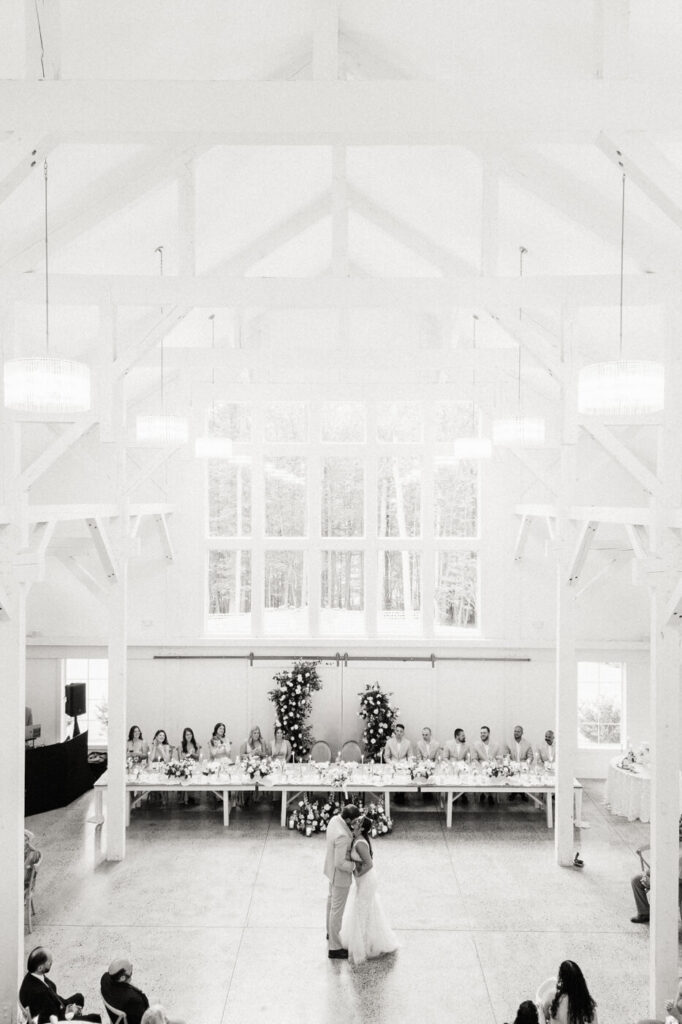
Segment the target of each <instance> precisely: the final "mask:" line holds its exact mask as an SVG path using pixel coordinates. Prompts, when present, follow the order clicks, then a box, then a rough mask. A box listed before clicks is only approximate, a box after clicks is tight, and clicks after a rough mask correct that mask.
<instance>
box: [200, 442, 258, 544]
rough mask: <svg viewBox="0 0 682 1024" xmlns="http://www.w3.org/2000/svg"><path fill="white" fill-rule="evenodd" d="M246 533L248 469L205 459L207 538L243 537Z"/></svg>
mask: <svg viewBox="0 0 682 1024" xmlns="http://www.w3.org/2000/svg"><path fill="white" fill-rule="evenodd" d="M250 533H251V467H250V466H245V465H242V464H240V463H234V462H228V461H227V460H226V459H209V460H208V534H209V537H246V536H248V535H249V534H250Z"/></svg>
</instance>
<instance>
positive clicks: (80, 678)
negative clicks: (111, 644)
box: [65, 658, 109, 747]
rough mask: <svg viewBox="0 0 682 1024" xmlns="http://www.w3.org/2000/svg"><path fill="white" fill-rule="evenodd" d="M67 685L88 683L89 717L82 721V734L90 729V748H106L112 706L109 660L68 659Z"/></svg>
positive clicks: (86, 700) (86, 710)
mask: <svg viewBox="0 0 682 1024" xmlns="http://www.w3.org/2000/svg"><path fill="white" fill-rule="evenodd" d="M65 668H66V671H65V681H66V683H85V716H86V720H85V723H83V720H82V719H81V720H80V727H81V731H82V732H84V731H85V730H86V729H87V730H88V745H89V746H104V747H105V746H106V745H107V732H108V718H109V707H108V703H107V696H108V682H107V680H108V675H109V662H108V661H107V659H106V658H67V659H66V666H65Z"/></svg>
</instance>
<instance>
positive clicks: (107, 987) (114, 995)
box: [100, 972, 149, 1024]
mask: <svg viewBox="0 0 682 1024" xmlns="http://www.w3.org/2000/svg"><path fill="white" fill-rule="evenodd" d="M100 988H101V990H102V998H103V999H104V1001H105V1002H107V1003H109V1006H114V1007H115V1008H116V1009H117V1010H122V1011H123V1013H125V1014H126V1016H127V1018H128V1024H140V1021H141V1019H142V1014H143V1013H144V1011H145V1010H146V1009H147V1007H148V1006H149V1000H148V999H147V997H146V995H145V994H144V992H141V991H140V989H139V988H135V986H134V985H131V984H130V982H128V981H114V980H113V978H112V977H111V975H110V974H109V973H108V972H107V973H106V974H103V975H102V980H101V982H100Z"/></svg>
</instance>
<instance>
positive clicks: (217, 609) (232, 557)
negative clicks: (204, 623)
mask: <svg viewBox="0 0 682 1024" xmlns="http://www.w3.org/2000/svg"><path fill="white" fill-rule="evenodd" d="M208 618H209V625H212V626H213V627H219V631H220V632H226V633H243V632H245V631H248V630H249V629H250V628H251V552H250V551H216V550H212V551H209V553H208Z"/></svg>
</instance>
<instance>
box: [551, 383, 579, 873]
mask: <svg viewBox="0 0 682 1024" xmlns="http://www.w3.org/2000/svg"><path fill="white" fill-rule="evenodd" d="M566 381H567V383H566V384H565V385H564V387H563V388H562V400H563V425H562V438H561V483H560V487H559V500H558V502H557V523H556V531H557V542H558V549H557V590H556V600H557V609H556V725H555V731H556V745H557V765H556V782H557V790H556V818H555V825H554V849H555V852H556V859H557V863H558V864H561V865H564V866H567V865H569V864H571V863H572V862H573V855H574V839H573V779H574V777H575V760H576V753H577V746H578V677H577V668H576V660H575V592H574V591H573V589H572V588H571V587H570V586H569V582H568V580H569V566H570V560H571V556H572V537H571V532H570V530H571V524H570V520H569V518H568V512H569V509H570V506H571V504H572V498H573V492H574V488H575V477H576V456H577V431H578V428H577V424H576V408H577V406H576V394H575V380H574V375H573V373H572V372H569V373H567V375H566Z"/></svg>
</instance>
